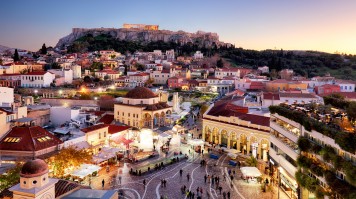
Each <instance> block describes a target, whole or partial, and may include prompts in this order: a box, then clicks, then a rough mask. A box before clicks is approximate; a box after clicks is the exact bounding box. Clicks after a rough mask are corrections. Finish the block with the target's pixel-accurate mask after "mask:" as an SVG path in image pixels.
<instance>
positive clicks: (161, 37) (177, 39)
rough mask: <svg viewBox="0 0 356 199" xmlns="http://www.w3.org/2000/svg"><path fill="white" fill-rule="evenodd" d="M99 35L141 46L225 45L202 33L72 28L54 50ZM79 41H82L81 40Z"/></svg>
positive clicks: (212, 35) (216, 35)
mask: <svg viewBox="0 0 356 199" xmlns="http://www.w3.org/2000/svg"><path fill="white" fill-rule="evenodd" d="M100 35H104V36H105V38H111V39H113V41H114V40H115V41H127V42H137V43H139V44H143V45H145V44H148V43H150V42H165V43H176V44H188V43H191V44H192V45H197V46H199V47H212V46H215V45H216V46H218V47H219V46H222V45H225V43H223V42H221V41H219V36H218V34H216V33H211V32H203V31H197V32H196V33H188V32H184V31H170V30H141V29H134V28H118V29H117V28H91V29H85V28H73V29H72V33H70V34H69V35H67V36H65V37H63V38H61V39H60V40H59V41H58V43H57V45H56V48H59V49H64V48H66V47H68V46H71V45H72V44H73V43H74V42H76V41H78V40H79V41H80V39H81V38H83V37H86V36H92V37H93V38H96V37H98V36H100ZM105 38H103V39H105ZM81 40H82V41H83V39H81Z"/></svg>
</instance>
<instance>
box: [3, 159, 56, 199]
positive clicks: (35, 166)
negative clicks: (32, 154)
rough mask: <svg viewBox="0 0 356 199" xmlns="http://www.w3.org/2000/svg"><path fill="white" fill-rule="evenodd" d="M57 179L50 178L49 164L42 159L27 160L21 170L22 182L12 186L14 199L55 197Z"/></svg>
mask: <svg viewBox="0 0 356 199" xmlns="http://www.w3.org/2000/svg"><path fill="white" fill-rule="evenodd" d="M57 181H58V180H57V179H53V178H48V165H47V164H46V162H45V161H43V160H41V159H35V160H30V161H28V162H26V163H25V164H24V165H23V167H22V169H21V172H20V183H19V184H17V185H15V186H13V187H11V188H10V189H9V190H10V191H12V192H13V198H14V199H22V198H26V199H40V198H41V199H42V198H44V199H52V198H55V184H56V183H57Z"/></svg>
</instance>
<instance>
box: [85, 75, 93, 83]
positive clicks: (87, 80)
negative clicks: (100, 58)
mask: <svg viewBox="0 0 356 199" xmlns="http://www.w3.org/2000/svg"><path fill="white" fill-rule="evenodd" d="M83 81H84V82H85V83H93V80H92V79H91V78H90V77H89V76H88V75H87V76H85V77H84V78H83Z"/></svg>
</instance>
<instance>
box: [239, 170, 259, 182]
mask: <svg viewBox="0 0 356 199" xmlns="http://www.w3.org/2000/svg"><path fill="white" fill-rule="evenodd" d="M241 173H242V178H243V179H245V180H247V181H248V182H256V183H257V182H258V181H257V178H258V177H261V176H262V174H261V172H260V170H258V169H257V168H256V167H241Z"/></svg>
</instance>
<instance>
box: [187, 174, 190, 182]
mask: <svg viewBox="0 0 356 199" xmlns="http://www.w3.org/2000/svg"><path fill="white" fill-rule="evenodd" d="M189 179H190V175H189V173H188V174H187V180H188V182H189Z"/></svg>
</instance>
